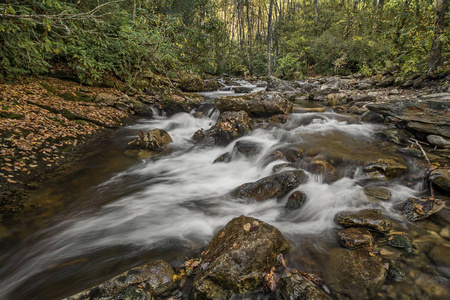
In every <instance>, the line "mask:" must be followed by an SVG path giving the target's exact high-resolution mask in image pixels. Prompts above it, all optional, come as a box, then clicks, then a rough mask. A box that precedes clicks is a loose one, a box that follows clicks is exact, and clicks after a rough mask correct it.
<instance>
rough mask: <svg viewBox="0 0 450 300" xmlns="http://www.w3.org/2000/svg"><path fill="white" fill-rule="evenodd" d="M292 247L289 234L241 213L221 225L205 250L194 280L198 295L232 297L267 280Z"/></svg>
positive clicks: (221, 297)
mask: <svg viewBox="0 0 450 300" xmlns="http://www.w3.org/2000/svg"><path fill="white" fill-rule="evenodd" d="M289 247H290V245H289V243H288V241H287V240H286V238H285V237H284V236H283V235H282V234H281V233H280V232H279V231H278V230H277V229H276V228H275V227H273V226H271V225H269V224H266V223H264V222H263V221H260V220H257V219H254V218H250V217H245V216H240V217H237V218H234V219H233V220H231V221H230V222H228V224H227V225H226V226H225V227H224V228H223V229H221V230H220V231H219V232H218V233H217V234H216V235H215V236H214V238H213V239H212V240H211V242H210V243H209V244H208V246H206V248H205V250H204V251H203V252H202V255H203V258H202V262H203V263H202V264H201V266H200V269H199V271H198V273H197V275H196V276H195V278H194V282H193V286H192V289H193V298H194V299H229V298H230V297H231V296H232V295H233V294H241V293H246V292H251V291H254V290H256V289H257V288H259V287H261V286H262V284H263V274H264V272H265V271H267V270H270V269H271V268H272V267H273V266H274V265H275V264H276V262H277V256H278V255H279V254H280V253H282V252H285V251H286V250H288V249H289Z"/></svg>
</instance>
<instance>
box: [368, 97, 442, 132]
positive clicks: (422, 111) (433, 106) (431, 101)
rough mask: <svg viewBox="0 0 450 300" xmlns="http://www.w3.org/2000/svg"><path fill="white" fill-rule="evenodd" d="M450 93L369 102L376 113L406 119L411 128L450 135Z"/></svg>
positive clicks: (370, 107) (369, 106)
mask: <svg viewBox="0 0 450 300" xmlns="http://www.w3.org/2000/svg"><path fill="white" fill-rule="evenodd" d="M449 99H450V94H445V93H444V94H438V95H437V96H434V95H426V96H423V97H422V98H419V99H411V100H393V101H390V102H385V103H376V104H368V105H367V108H368V109H370V110H371V111H374V112H376V113H379V114H382V115H385V116H392V117H395V118H398V119H400V120H402V121H404V122H405V123H406V124H407V126H408V127H409V128H411V129H414V130H417V131H421V132H425V133H430V134H436V135H440V136H443V137H447V138H449V137H450V101H449Z"/></svg>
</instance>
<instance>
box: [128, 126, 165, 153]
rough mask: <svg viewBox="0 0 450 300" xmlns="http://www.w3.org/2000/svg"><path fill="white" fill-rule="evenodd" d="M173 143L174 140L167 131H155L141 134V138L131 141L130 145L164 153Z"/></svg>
mask: <svg viewBox="0 0 450 300" xmlns="http://www.w3.org/2000/svg"><path fill="white" fill-rule="evenodd" d="M172 142H173V141H172V138H171V137H170V135H169V134H168V133H167V131H165V130H162V129H153V130H150V131H147V132H146V133H141V134H140V136H139V138H137V139H135V140H134V141H131V142H130V143H129V144H128V145H129V146H131V147H135V148H139V149H144V150H151V151H162V150H164V149H165V148H167V146H168V145H169V144H170V143H172Z"/></svg>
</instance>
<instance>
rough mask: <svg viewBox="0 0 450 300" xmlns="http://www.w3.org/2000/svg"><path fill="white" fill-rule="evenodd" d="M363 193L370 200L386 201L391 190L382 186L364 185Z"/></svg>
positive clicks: (390, 194) (389, 196)
mask: <svg viewBox="0 0 450 300" xmlns="http://www.w3.org/2000/svg"><path fill="white" fill-rule="evenodd" d="M364 194H365V195H366V197H367V199H368V200H371V201H379V200H382V201H388V200H389V199H390V198H391V196H392V193H391V191H389V190H388V189H387V188H383V187H365V188H364Z"/></svg>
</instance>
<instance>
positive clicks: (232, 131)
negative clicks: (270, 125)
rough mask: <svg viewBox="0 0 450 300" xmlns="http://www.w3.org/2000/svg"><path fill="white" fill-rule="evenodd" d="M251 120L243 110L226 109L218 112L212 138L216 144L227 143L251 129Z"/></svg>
mask: <svg viewBox="0 0 450 300" xmlns="http://www.w3.org/2000/svg"><path fill="white" fill-rule="evenodd" d="M253 124H254V122H253V120H252V119H251V118H250V117H249V116H248V114H247V113H246V112H245V111H242V110H241V111H227V112H224V113H222V114H220V116H219V118H218V119H217V123H216V125H215V127H214V139H215V143H216V144H218V145H227V144H228V143H230V142H231V141H232V140H234V139H235V138H238V137H241V136H244V135H246V134H247V133H249V132H250V131H251V130H252V129H253Z"/></svg>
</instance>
